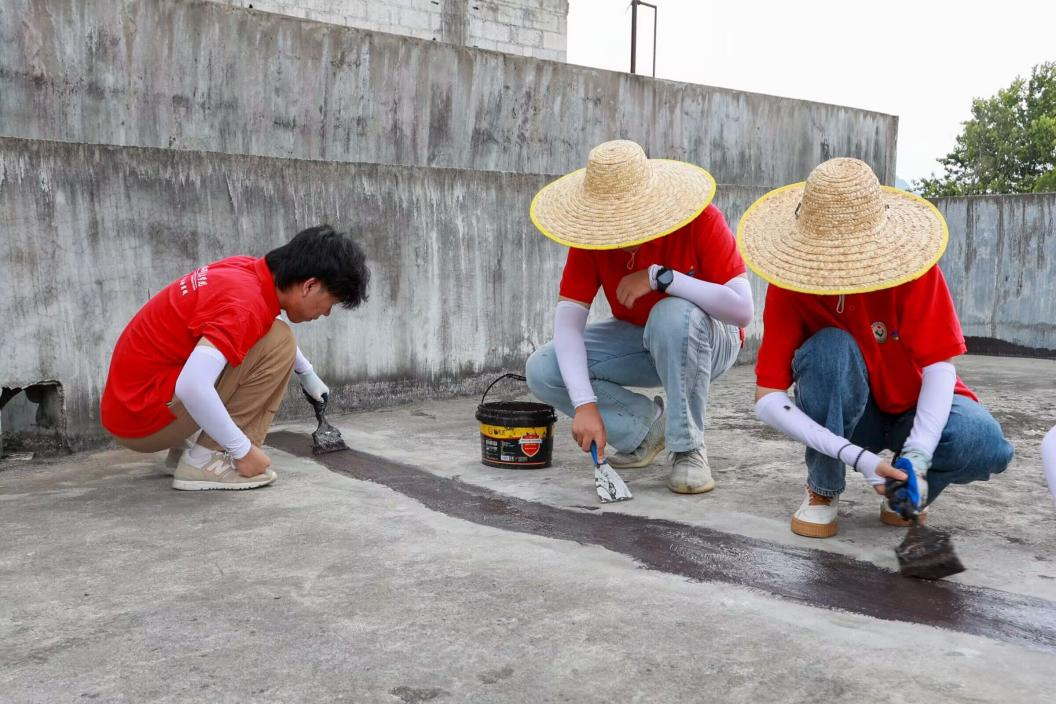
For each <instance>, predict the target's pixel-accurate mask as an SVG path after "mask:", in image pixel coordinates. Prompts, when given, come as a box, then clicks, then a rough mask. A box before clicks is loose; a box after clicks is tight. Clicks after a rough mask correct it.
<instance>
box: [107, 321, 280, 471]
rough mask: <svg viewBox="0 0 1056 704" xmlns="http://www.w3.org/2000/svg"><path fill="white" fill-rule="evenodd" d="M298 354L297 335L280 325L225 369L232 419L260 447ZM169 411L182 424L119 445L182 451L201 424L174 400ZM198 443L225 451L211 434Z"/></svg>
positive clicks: (219, 387)
mask: <svg viewBox="0 0 1056 704" xmlns="http://www.w3.org/2000/svg"><path fill="white" fill-rule="evenodd" d="M296 354H297V342H296V340H294V337H293V332H292V331H291V330H290V327H289V326H288V325H287V324H286V323H284V322H283V321H281V320H276V321H275V322H274V323H272V325H271V330H269V331H268V333H267V334H266V335H264V337H262V338H260V340H258V341H257V344H255V345H253V347H251V348H250V349H249V352H247V353H246V357H245V359H243V360H242V364H240V365H238V366H237V367H232V366H231V365H228V366H226V367H224V371H223V372H221V373H220V378H219V379H218V380H217V382H216V392H217V393H218V394H219V395H220V400H221V401H223V403H224V406H225V407H226V408H227V412H228V413H230V414H231V420H233V421H235V425H237V426H238V427H239V428H241V429H242V432H244V433H245V434H246V435H247V436H248V437H249V440H250V442H252V443H253V445H254V446H256V447H260V446H261V445H263V444H264V438H265V437H266V436H267V434H268V428H270V427H271V421H272V419H273V418H274V417H275V413H276V411H278V410H279V403H280V402H281V401H282V397H283V395H284V394H285V393H286V385H287V384H288V383H289V381H290V374H292V373H293V359H294V356H295V355H296ZM169 408H170V409H172V412H173V413H174V414H175V415H176V420H174V421H172V422H171V423H169V424H168V425H167V426H165V427H164V428H162V429H161V430H159V431H158V432H156V433H154V434H153V435H148V436H146V437H142V438H119V437H117V436H114V440H116V441H117V442H118V444H119V445H122V446H124V447H127V448H128V449H130V450H135V451H136V452H159V451H161V450H168V449H171V448H180V447H182V446H183V445H184V443H185V441H186V440H187V438H189V437H191V436H192V435H194V434H195V433H196V432H198V430H199V428H198V424H197V423H195V422H194V419H193V418H191V417H190V415H188V414H187V411H186V410H184V408H183V405H182V404H181V403H180V402H179V401H177V400H176V399H173V400H172V402H171V403H170V404H169ZM198 444H199V445H201V446H203V447H208V448H211V449H213V450H222V449H223V448H222V447H220V445H218V444H217V443H216V441H215V440H213V439H212V438H211V437H209V436H208V435H206V434H205V433H202V435H201V436H200V437H199V438H198Z"/></svg>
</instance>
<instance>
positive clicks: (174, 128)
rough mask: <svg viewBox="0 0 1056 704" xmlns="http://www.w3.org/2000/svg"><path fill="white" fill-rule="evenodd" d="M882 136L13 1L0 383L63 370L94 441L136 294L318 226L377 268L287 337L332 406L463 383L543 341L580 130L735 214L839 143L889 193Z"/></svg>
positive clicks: (312, 38) (453, 59) (282, 28)
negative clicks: (358, 247)
mask: <svg viewBox="0 0 1056 704" xmlns="http://www.w3.org/2000/svg"><path fill="white" fill-rule="evenodd" d="M541 1H542V0H541ZM547 2H548V3H549V4H548V5H547V7H549V6H550V5H552V4H555V3H557V0H553V2H551V0H547ZM247 4H248V3H247ZM492 5H494V6H495V7H498V5H503V3H502V2H496V3H488V2H484V3H483V4H481V3H479V2H473V3H472V6H473V7H474V9H480V8H484V9H487V8H488V7H491V6H492ZM506 5H508V3H506ZM540 7H543V5H541V6H540ZM482 11H483V10H482ZM495 11H496V12H498V10H495ZM496 17H498V15H496ZM896 131H897V119H896V118H894V117H891V116H887V115H880V114H877V113H869V112H863V111H859V110H854V109H851V108H845V107H838V106H832V105H822V104H818V103H809V102H803V101H796V100H790V99H785V98H775V97H770V96H762V95H754V94H749V93H742V92H738V91H732V90H724V89H717V88H709V87H705V86H696V85H689V84H681V83H674V82H670V81H656V80H652V79H649V78H646V77H640V76H630V75H627V74H620V73H614V72H607V71H599V70H594V69H588V68H582V67H574V66H567V65H563V64H559V63H554V62H549V61H539V60H535V59H529V58H521V57H516V56H511V55H508V54H502V53H497V52H492V51H482V50H477V49H468V48H461V47H457V46H452V45H450V44H442V43H440V42H432V41H422V40H418V39H413V38H406V37H400V36H395V35H392V34H381V33H372V32H367V31H363V30H360V29H352V28H348V27H344V26H335V25H332V24H326V23H320V22H315V21H310V20H304V19H298V18H293V17H287V16H283V15H280V14H272V13H264V12H258V11H256V10H252V11H251V10H248V9H243V8H238V7H232V6H229V5H225V4H222V3H219V2H209V1H206V0H181V1H180V2H173V1H171V0H135V1H133V0H5V2H4V5H3V11H2V12H0V282H2V283H3V284H4V286H5V289H6V290H8V291H9V292H10V293H9V295H7V296H5V297H3V298H2V299H0V320H3V321H4V323H5V331H4V334H3V336H2V337H0V385H2V386H5V387H15V386H24V385H26V384H37V383H40V382H47V381H49V380H54V381H58V382H61V383H62V390H63V394H62V398H64V399H65V404H66V414H67V420H68V424H69V425H68V427H67V429H66V432H67V434H68V437H69V440H70V442H71V445H72V446H74V447H77V446H80V445H83V444H88V443H91V442H94V441H96V440H98V438H99V433H100V429H99V427H98V425H97V414H98V412H97V407H98V400H99V394H100V392H101V389H102V385H103V383H104V381H105V377H106V370H107V365H108V359H109V354H110V351H111V348H112V345H113V343H114V341H115V340H116V338H117V335H118V333H119V332H120V330H121V328H122V327H123V326H124V324H125V323H126V322H127V320H128V319H129V318H130V317H131V315H132V314H133V313H134V312H135V311H136V310H137V309H138V307H139V306H140V305H142V303H143V302H144V301H146V300H147V298H148V297H149V296H150V295H151V294H152V293H153V292H155V291H157V290H158V289H159V288H160V287H162V286H164V285H165V284H166V283H167V282H169V281H171V280H172V279H174V278H176V277H177V276H179V275H182V274H183V273H185V272H187V271H189V270H190V269H191V268H193V267H195V266H197V265H199V264H201V263H205V262H208V261H212V260H215V259H218V258H221V257H223V256H228V255H230V254H233V253H247V254H263V253H264V252H266V251H267V250H268V249H270V248H271V247H273V246H275V245H277V244H279V243H280V242H283V241H285V240H286V239H287V238H288V237H289V236H290V235H292V234H293V233H294V232H296V231H297V230H299V229H300V228H302V227H304V226H307V225H312V224H317V223H319V222H332V223H334V224H335V225H338V226H345V227H348V228H350V229H352V230H353V231H354V232H356V233H358V235H359V236H360V238H361V239H362V241H363V242H364V245H365V247H366V249H367V251H368V252H369V253H370V256H371V257H372V262H371V265H372V268H373V269H374V271H375V275H376V278H375V286H374V291H373V298H372V300H371V302H370V303H369V304H368V306H367V307H366V308H364V309H363V310H362V311H359V312H356V313H352V314H343V313H338V314H337V315H336V316H335V317H334V318H332V319H331V320H330V321H327V322H326V323H322V324H317V325H315V326H310V327H308V328H306V329H305V331H304V332H303V333H302V336H303V342H304V347H305V350H306V352H308V354H309V355H310V356H311V357H312V359H313V361H314V362H315V364H316V365H317V366H318V367H319V369H320V371H321V373H322V374H323V376H324V378H326V379H327V381H328V382H330V383H331V385H332V386H333V387H334V389H335V391H336V393H337V402H338V405H339V407H343V408H349V407H353V406H355V405H359V404H364V403H371V404H378V403H385V402H391V401H393V400H396V399H401V398H409V397H415V396H421V395H424V394H427V393H428V394H434V395H435V394H440V393H453V392H458V391H466V390H470V389H471V388H473V387H474V384H475V383H476V382H477V381H479V379H480V375H487V374H491V373H494V372H495V371H497V370H500V369H504V368H510V367H512V368H516V367H519V366H520V365H521V364H522V363H523V360H524V358H525V357H526V356H527V354H528V353H530V352H531V350H533V349H534V348H535V347H536V346H537V345H538V344H540V343H541V342H543V341H545V339H546V338H548V337H549V334H550V327H551V323H550V317H551V314H552V308H553V302H554V296H555V292H556V286H557V279H558V275H559V271H560V268H561V264H562V263H563V261H564V251H563V249H561V248H560V247H557V246H556V245H553V244H551V243H550V242H549V241H548V240H546V239H545V238H543V237H542V236H541V235H539V234H538V233H537V232H536V231H535V230H534V228H533V227H532V226H531V225H530V223H529V222H528V219H527V208H528V203H529V200H530V197H531V195H532V194H533V193H534V192H535V191H536V189H537V188H538V187H539V186H541V185H542V184H543V183H545V182H546V181H547V180H548V179H549V178H550V177H551V176H552V175H554V174H560V173H563V172H565V171H568V170H572V169H574V168H578V167H580V166H581V165H582V162H583V161H584V159H585V156H586V154H587V152H588V151H589V149H590V148H591V147H592V146H594V145H595V144H597V143H599V142H601V141H604V140H607V139H612V138H615V137H626V138H630V139H635V140H637V141H639V142H640V143H642V144H643V145H645V147H646V148H647V151H648V152H649V153H650V154H651V155H653V156H658V157H674V158H679V159H684V160H688V161H692V162H696V163H699V164H702V165H705V166H707V167H708V168H709V169H710V170H711V171H712V172H713V173H714V174H715V175H716V177H717V178H718V180H719V183H720V184H723V183H725V184H732V185H724V186H720V189H719V195H718V198H717V203H718V204H719V205H720V207H722V208H723V209H724V210H725V211H726V213H727V216H728V219H729V221H730V223H731V225H735V224H736V222H737V219H738V218H739V217H740V214H741V212H742V211H743V210H744V209H745V208H746V207H747V205H748V204H750V203H751V202H752V201H753V200H754V199H755V197H757V196H758V195H760V194H761V193H763V192H764V191H765V190H767V189H768V188H770V187H773V186H776V185H779V184H782V183H786V182H791V181H797V180H801V179H803V178H804V177H805V176H806V175H807V173H809V171H810V169H811V168H813V167H814V166H815V165H816V164H817V163H818V162H819V161H821V160H823V159H826V158H829V157H831V156H837V155H851V156H857V157H859V158H863V159H865V160H866V161H868V162H870V163H871V164H872V165H873V167H874V169H876V170H877V172H878V175H879V176H880V177H881V179H883V180H884V181H885V182H888V183H890V182H891V181H893V179H894V161H895V137H896ZM94 145H102V146H94ZM755 285H756V292H757V295H758V296H759V300H762V298H761V294H762V286H761V285H759V282H755ZM602 308H603V309H604V306H602ZM758 333H759V330H758V323H755V324H753V327H752V328H751V329H750V330H749V341H748V347H747V348H746V350H745V351H744V354H743V355H742V360H748V359H751V358H752V356H753V355H754V350H755V347H756V346H757V340H758ZM12 412H13V411H12ZM8 415H9V416H10V415H11V413H9V414H8ZM6 433H7V430H6V429H5V434H6Z"/></svg>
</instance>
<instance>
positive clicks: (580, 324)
mask: <svg viewBox="0 0 1056 704" xmlns="http://www.w3.org/2000/svg"><path fill="white" fill-rule="evenodd" d="M589 312H590V311H588V310H587V309H586V308H584V307H583V306H581V305H579V304H578V303H573V302H572V301H558V303H557V311H556V312H555V313H554V352H555V353H556V355H557V366H558V368H559V369H560V370H561V379H562V380H563V381H564V382H565V388H566V389H568V397H569V399H570V400H571V401H572V406H573V407H575V408H579V407H580V406H582V405H583V404H585V403H594V402H596V401H597V400H598V397H597V396H595V395H594V389H593V388H592V387H591V385H590V372H588V371H587V346H586V344H585V343H584V342H583V329H584V328H585V327H586V326H587V314H588V313H589Z"/></svg>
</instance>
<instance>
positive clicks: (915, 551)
mask: <svg viewBox="0 0 1056 704" xmlns="http://www.w3.org/2000/svg"><path fill="white" fill-rule="evenodd" d="M895 555H896V556H897V557H898V569H899V572H901V573H902V576H904V577H917V578H918V579H942V578H943V577H949V576H950V575H951V574H957V573H958V572H964V565H962V564H961V561H960V560H959V559H958V558H957V553H955V552H954V551H953V543H951V542H950V534H949V533H946V532H944V531H941V530H936V529H934V528H928V527H927V526H922V525H920V524H919V523H914V524H913V525H912V526H910V527H909V531H907V532H906V539H905V540H903V541H902V544H901V545H899V546H898V547H897V548H895Z"/></svg>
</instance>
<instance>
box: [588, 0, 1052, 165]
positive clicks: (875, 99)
mask: <svg viewBox="0 0 1056 704" xmlns="http://www.w3.org/2000/svg"><path fill="white" fill-rule="evenodd" d="M650 2H652V4H654V5H657V6H658V7H659V13H658V19H659V23H658V40H657V45H658V51H657V57H656V75H657V77H658V78H669V79H673V80H677V81H687V82H691V83H700V84H704V85H711V86H721V87H724V88H734V89H737V90H744V91H750V92H754V93H768V94H771V95H781V96H788V97H793V98H802V99H805V100H816V101H820V102H825V103H835V104H838V105H848V106H851V107H857V108H864V109H867V110H876V111H879V112H883V113H888V114H892V115H897V116H898V117H899V124H898V169H897V171H898V176H899V177H900V178H902V179H905V180H907V181H910V180H912V179H916V178H920V177H922V176H927V175H929V174H930V173H932V172H936V173H938V172H940V171H941V169H942V167H941V166H940V165H939V164H937V163H936V162H935V159H937V158H938V157H940V156H944V155H945V154H946V153H948V152H949V151H950V150H951V149H952V148H953V144H954V139H955V138H956V136H957V135H958V134H959V133H960V131H961V123H962V122H964V121H965V120H967V119H968V118H969V117H970V116H971V112H970V111H971V102H972V98H974V97H982V98H985V97H990V96H991V95H993V94H994V93H995V92H997V90H999V89H1000V88H1004V87H1006V86H1007V85H1008V84H1009V83H1011V82H1012V80H1013V79H1014V78H1015V77H1016V76H1017V75H1022V76H1027V75H1029V74H1030V69H1031V68H1032V67H1033V66H1034V65H1035V64H1039V63H1042V62H1044V61H1053V60H1056V2H1053V0H1030V1H1029V2H1028V1H1027V0H995V1H992V2H976V1H975V0H966V1H962V2H953V1H952V0H916V1H914V2H910V1H909V0H887V1H886V2H882V3H863V2H855V1H854V0H842V1H838V0H796V1H794V2H788V1H787V0H786V1H784V2H780V1H771V0H726V1H725V2H714V1H712V0H650ZM629 7H630V2H629V0H569V12H568V61H569V62H570V63H575V64H582V65H585V66H595V67H598V68H606V69H611V70H616V71H628V70H629V69H630V26H631V12H630V9H629ZM638 22H639V44H638V45H639V54H638V73H644V74H646V75H648V74H649V73H650V72H651V62H652V10H650V9H649V8H646V7H639V9H638ZM702 166H705V167H706V166H707V165H706V164H702ZM803 177H804V178H805V177H806V174H803Z"/></svg>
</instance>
